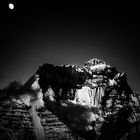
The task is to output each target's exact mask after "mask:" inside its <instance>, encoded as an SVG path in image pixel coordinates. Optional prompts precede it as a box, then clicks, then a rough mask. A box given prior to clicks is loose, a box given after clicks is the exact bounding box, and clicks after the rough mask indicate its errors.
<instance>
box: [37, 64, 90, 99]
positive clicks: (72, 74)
mask: <svg viewBox="0 0 140 140" xmlns="http://www.w3.org/2000/svg"><path fill="white" fill-rule="evenodd" d="M79 69H80V68H78V67H73V66H71V65H70V66H53V65H52V64H47V63H46V64H44V65H43V66H42V67H39V69H38V70H37V72H36V74H37V75H39V78H40V79H39V85H40V87H41V88H42V91H43V92H46V91H47V89H48V88H49V86H50V87H51V88H52V89H53V90H54V91H55V94H56V98H57V99H59V97H60V96H59V91H60V89H62V90H64V91H63V92H65V93H66V92H67V91H68V90H69V89H75V88H81V86H82V85H83V84H84V82H85V80H86V79H87V78H89V77H91V75H90V73H88V72H86V71H83V70H82V69H81V70H79Z"/></svg>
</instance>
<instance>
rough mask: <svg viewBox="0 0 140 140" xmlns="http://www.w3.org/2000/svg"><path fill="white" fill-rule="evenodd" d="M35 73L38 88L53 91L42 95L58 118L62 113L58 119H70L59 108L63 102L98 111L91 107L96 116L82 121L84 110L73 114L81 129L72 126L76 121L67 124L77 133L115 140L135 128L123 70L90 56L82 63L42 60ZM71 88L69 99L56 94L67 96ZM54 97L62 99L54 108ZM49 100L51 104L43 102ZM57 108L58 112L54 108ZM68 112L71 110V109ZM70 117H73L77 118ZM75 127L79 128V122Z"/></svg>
mask: <svg viewBox="0 0 140 140" xmlns="http://www.w3.org/2000/svg"><path fill="white" fill-rule="evenodd" d="M36 74H38V75H39V77H40V80H39V85H40V87H41V88H42V90H44V89H45V90H44V93H45V91H47V90H48V89H49V88H51V89H52V90H53V92H54V94H53V95H50V94H49V93H48V91H47V94H48V95H47V96H46V97H45V98H46V99H45V98H44V100H45V102H46V107H47V106H48V107H49V108H50V110H51V111H52V112H54V113H55V114H57V115H58V116H59V117H60V118H61V117H62V116H63V117H62V120H63V119H64V121H67V122H70V119H72V117H71V116H70V115H68V114H67V113H63V115H62V112H65V111H66V110H65V109H64V108H65V107H64V106H63V105H64V104H65V106H67V109H68V108H71V107H73V106H74V105H75V106H74V107H75V109H76V108H78V107H79V106H81V107H85V108H88V109H87V110H88V112H90V113H89V114H92V113H93V112H94V111H95V110H98V111H97V112H98V113H95V112H96V111H95V112H94V113H93V114H94V115H91V116H92V117H93V116H94V118H96V119H91V121H89V120H87V121H86V119H85V118H84V119H83V118H82V119H83V120H84V121H86V125H83V124H82V123H81V122H80V118H81V116H83V115H84V113H85V112H84V111H83V112H79V114H77V116H79V122H80V123H81V124H80V125H81V130H80V129H79V130H78V129H75V128H76V121H75V122H74V123H75V127H72V126H71V125H70V124H69V127H71V129H73V130H74V131H77V132H78V131H79V132H80V133H84V132H86V131H87V132H86V134H87V137H85V138H86V139H95V138H96V139H97V138H98V139H99V140H105V139H108V140H118V139H121V138H122V137H123V136H124V135H125V134H126V135H128V136H127V137H128V138H130V137H132V135H130V129H132V128H135V129H137V126H138V125H139V120H138V116H137V115H136V113H135V112H136V111H135V108H134V105H133V102H135V101H134V100H133V99H132V98H133V96H134V94H133V91H132V90H131V88H130V86H129V84H128V82H127V77H126V74H125V73H121V72H119V71H118V70H117V69H116V68H115V67H114V66H110V65H108V64H106V63H105V62H104V61H102V60H98V59H91V60H90V61H88V62H86V63H85V64H84V66H71V65H69V66H53V65H50V64H44V65H43V66H42V67H40V68H39V69H38V71H37V72H36ZM56 89H57V90H56ZM68 91H69V92H68ZM73 92H74V97H73V99H71V98H68V97H67V98H65V100H64V98H60V95H63V96H64V95H67V96H69V95H71V94H72V93H73ZM49 96H52V97H51V98H54V100H51V98H49ZM55 97H56V98H55ZM58 99H63V101H62V102H61V103H62V104H60V105H59V106H58V107H57V108H55V107H54V106H55V104H53V101H55V100H56V101H57V100H58ZM132 100H133V101H132ZM51 101H52V106H51V105H47V104H48V103H50V102H51ZM72 104H73V105H72ZM56 106H57V104H56ZM74 107H73V108H74ZM52 108H53V109H52ZM58 108H59V109H60V110H59V112H61V114H60V113H58V112H57V111H56V109H58ZM92 108H94V109H92ZM95 108H96V109H95ZM70 113H71V114H72V112H70ZM75 113H76V112H75ZM77 113H78V112H77ZM80 113H81V114H80ZM86 113H87V112H86ZM87 114H88V113H87ZM64 116H65V118H64ZM74 116H75V115H74ZM85 116H86V115H85ZM95 116H97V117H95ZM92 117H91V118H92ZM68 118H70V119H68ZM73 119H75V120H76V119H77V118H76V117H75V118H73ZM82 119H81V120H82ZM100 120H102V121H100ZM78 127H79V128H80V126H78ZM87 128H89V129H87ZM88 132H89V133H88ZM84 135H85V134H84ZM81 136H82V135H81Z"/></svg>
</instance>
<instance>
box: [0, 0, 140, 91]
mask: <svg viewBox="0 0 140 140" xmlns="http://www.w3.org/2000/svg"><path fill="white" fill-rule="evenodd" d="M10 2H12V3H13V4H14V6H15V8H14V9H13V10H10V9H9V7H8V4H9V3H10ZM113 4H114V3H113ZM1 5H2V8H3V9H2V10H1V20H0V21H1V25H0V28H1V31H0V34H1V39H0V40H1V41H0V87H1V88H2V87H4V86H6V85H7V84H8V83H9V82H10V81H12V80H20V81H22V82H23V83H24V82H25V81H26V80H28V78H29V77H30V76H31V75H33V74H34V73H35V72H36V70H37V69H38V67H39V66H40V65H42V64H43V63H45V62H47V63H53V64H55V65H61V64H66V65H67V64H78V65H83V64H84V62H85V61H87V60H89V59H91V58H99V59H102V60H104V61H106V62H107V63H108V64H111V65H114V66H115V67H116V68H117V69H118V70H119V71H120V72H125V73H126V74H127V77H128V82H129V84H130V86H131V88H132V90H133V91H134V92H138V93H140V88H139V85H140V78H139V72H140V62H139V60H140V54H139V53H140V52H139V45H140V43H139V37H140V35H139V31H140V30H139V29H140V28H139V26H140V22H139V19H140V15H139V14H138V13H139V9H137V8H135V9H133V8H131V9H130V8H128V5H127V3H125V4H124V5H123V4H121V5H122V6H121V7H119V6H118V5H119V4H118V5H116V6H114V5H113V6H106V5H107V4H106V5H105V6H104V4H102V7H103V6H104V7H103V8H102V7H101V6H100V4H99V5H96V4H95V3H93V4H91V3H86V2H85V3H82V2H81V3H79V4H76V3H70V2H69V3H63V2H57V3H55V2H54V1H52V3H49V2H47V1H46V3H45V2H44V1H41V0H39V1H35V0H17V1H15V0H9V1H8V0H5V3H1Z"/></svg>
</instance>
